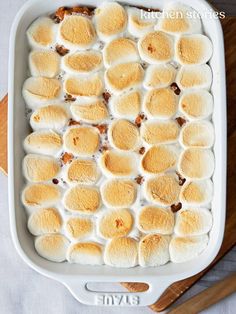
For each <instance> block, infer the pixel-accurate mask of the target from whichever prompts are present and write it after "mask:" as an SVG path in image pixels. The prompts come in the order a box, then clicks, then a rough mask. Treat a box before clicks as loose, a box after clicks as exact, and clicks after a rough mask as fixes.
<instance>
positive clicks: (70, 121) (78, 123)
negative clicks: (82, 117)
mask: <svg viewBox="0 0 236 314" xmlns="http://www.w3.org/2000/svg"><path fill="white" fill-rule="evenodd" d="M71 125H80V122H79V121H75V120H73V119H70V120H69V123H68V126H71Z"/></svg>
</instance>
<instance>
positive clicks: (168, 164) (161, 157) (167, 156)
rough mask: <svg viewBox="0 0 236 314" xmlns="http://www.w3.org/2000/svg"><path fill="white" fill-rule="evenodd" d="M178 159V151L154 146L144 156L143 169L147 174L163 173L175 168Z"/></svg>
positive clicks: (166, 146) (162, 146) (165, 146)
mask: <svg viewBox="0 0 236 314" xmlns="http://www.w3.org/2000/svg"><path fill="white" fill-rule="evenodd" d="M177 157H178V156H177V151H176V150H175V149H174V148H172V147H171V146H168V145H158V146H152V147H151V148H149V150H148V151H147V152H146V153H145V155H144V156H143V158H142V161H141V167H142V170H143V171H144V172H146V173H150V174H158V173H162V172H164V171H166V170H169V169H172V168H173V167H174V166H175V164H176V161H177Z"/></svg>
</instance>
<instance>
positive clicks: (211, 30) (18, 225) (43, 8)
mask: <svg viewBox="0 0 236 314" xmlns="http://www.w3.org/2000/svg"><path fill="white" fill-rule="evenodd" d="M169 1H170V0H166V1H163V0H148V1H146V2H145V6H147V7H153V8H160V9H162V8H163V4H166V3H168V2H169ZM171 1H172V0H171ZM120 2H121V3H122V2H123V3H124V2H125V3H128V4H132V5H144V3H143V1H141V0H127V1H123V0H120ZM179 2H182V3H186V4H187V5H189V4H190V3H189V1H188V0H181V1H179ZM98 4H99V1H98V0H86V1H85V0H81V2H80V0H67V1H65V0H55V1H41V0H30V1H28V2H27V3H26V4H25V5H24V6H23V7H22V9H21V10H20V11H19V12H18V14H17V16H16V18H15V21H14V23H13V26H12V30H11V37H10V54H9V91H8V97H9V98H8V104H9V112H8V136H9V138H8V147H9V153H8V156H9V160H8V169H9V209H10V222H11V232H12V237H13V240H14V244H15V246H16V249H17V251H18V252H19V254H20V255H21V257H22V258H23V259H24V261H25V262H26V263H27V264H28V265H29V266H31V267H32V268H33V269H35V270H36V271H38V272H39V273H41V274H43V275H45V276H48V277H50V278H53V279H56V280H58V281H60V282H62V283H63V284H64V285H65V286H66V287H67V288H68V289H69V290H70V291H71V293H72V294H73V295H74V297H75V298H76V299H78V300H79V301H81V302H82V303H85V304H101V305H130V306H132V305H149V304H152V303H154V302H155V301H156V300H157V299H158V298H159V296H160V295H161V294H162V293H163V291H164V290H165V289H166V288H167V287H168V286H169V285H170V284H171V283H173V282H175V281H178V280H181V279H183V278H187V277H189V276H192V275H194V274H196V273H198V272H200V271H201V270H203V269H204V268H205V267H207V266H208V265H209V264H210V263H211V261H212V260H213V259H214V257H215V256H216V254H217V252H218V251H219V248H220V246H221V242H222V238H223V233H224V223H225V189H226V94H225V63H224V45H223V34H222V28H221V25H220V22H219V21H218V20H216V19H206V18H205V19H203V21H202V22H203V26H204V32H205V33H206V34H207V36H209V37H210V39H211V41H212V43H213V47H214V53H213V56H212V59H211V61H210V65H211V68H212V70H213V84H212V88H211V92H212V94H213V96H214V113H213V122H214V125H215V139H216V140H215V145H214V154H215V172H214V176H213V181H214V188H215V191H214V198H213V201H212V213H213V218H214V224H213V228H212V230H211V232H210V239H209V244H208V247H207V249H206V250H205V251H204V252H203V253H202V254H201V256H199V257H198V258H196V259H194V260H192V261H190V262H186V263H182V264H173V263H168V264H166V265H164V266H161V267H154V268H142V267H135V268H131V269H119V268H111V267H108V266H82V265H76V264H72V265H71V264H68V263H53V262H50V261H47V260H45V259H44V258H41V257H40V256H39V255H38V254H37V253H36V251H35V249H34V244H33V240H32V236H31V235H30V234H29V232H28V231H27V228H26V215H25V210H24V208H23V206H22V204H21V200H20V194H21V189H22V187H23V184H24V181H23V176H22V166H21V164H22V158H23V156H24V151H23V147H22V141H23V139H24V138H25V136H26V134H27V133H28V131H29V130H28V123H27V121H26V118H25V103H24V100H23V98H22V95H21V89H22V84H23V82H24V80H25V79H26V78H27V67H28V66H27V58H28V45H27V39H26V29H27V28H28V26H29V25H30V24H31V22H32V21H33V20H34V19H35V18H37V17H38V16H40V15H44V14H47V13H49V12H53V11H55V10H56V9H57V8H58V7H60V6H63V5H67V6H73V5H85V6H86V5H87V6H89V5H92V6H97V5H98ZM191 6H192V7H193V8H194V9H195V10H196V11H198V12H199V13H203V12H206V11H207V10H211V7H210V6H209V5H208V4H207V3H206V2H205V1H204V0H194V1H191ZM120 281H126V282H146V283H148V284H149V290H148V291H146V292H140V293H129V292H127V293H123V292H122V293H121V292H118V293H113V292H109V291H108V292H94V291H90V290H88V288H87V286H86V284H87V283H88V282H120Z"/></svg>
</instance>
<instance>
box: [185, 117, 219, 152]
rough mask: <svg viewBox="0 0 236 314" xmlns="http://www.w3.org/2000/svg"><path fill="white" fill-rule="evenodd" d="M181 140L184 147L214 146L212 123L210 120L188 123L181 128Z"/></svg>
mask: <svg viewBox="0 0 236 314" xmlns="http://www.w3.org/2000/svg"><path fill="white" fill-rule="evenodd" d="M180 142H181V144H182V145H183V146H184V147H202V148H210V147H212V145H213V144H214V128H213V125H212V123H210V122H208V121H196V122H190V123H187V124H186V125H185V126H184V127H183V128H182V130H181V133H180Z"/></svg>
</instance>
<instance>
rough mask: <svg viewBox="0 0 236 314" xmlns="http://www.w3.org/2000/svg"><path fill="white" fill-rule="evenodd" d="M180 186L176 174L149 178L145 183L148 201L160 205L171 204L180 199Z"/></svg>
mask: <svg viewBox="0 0 236 314" xmlns="http://www.w3.org/2000/svg"><path fill="white" fill-rule="evenodd" d="M179 193H180V186H179V182H178V180H177V178H176V176H174V175H171V174H165V175H160V176H158V177H154V178H151V179H149V180H148V181H147V182H146V184H145V194H146V198H147V200H148V201H150V202H153V203H155V204H157V205H160V206H162V205H163V206H170V205H172V204H174V203H176V202H177V201H178V198H179Z"/></svg>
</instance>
